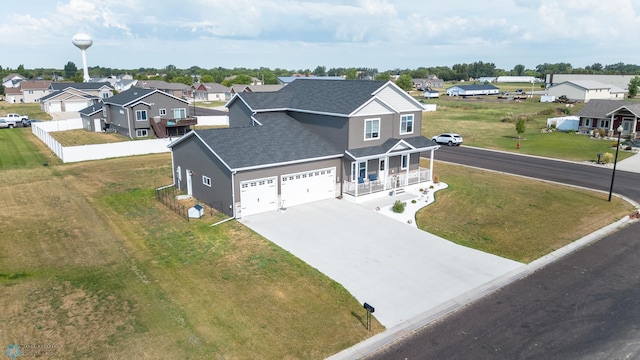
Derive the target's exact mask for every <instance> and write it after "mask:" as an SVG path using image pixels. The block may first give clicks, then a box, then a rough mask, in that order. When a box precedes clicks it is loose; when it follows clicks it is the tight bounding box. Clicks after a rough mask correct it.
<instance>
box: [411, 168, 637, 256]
mask: <svg viewBox="0 0 640 360" xmlns="http://www.w3.org/2000/svg"><path fill="white" fill-rule="evenodd" d="M435 172H436V174H437V175H438V176H439V178H440V181H442V182H444V183H446V184H448V185H449V187H448V188H447V189H446V190H442V191H439V192H437V193H436V201H435V203H434V204H433V205H430V206H428V207H425V208H423V209H422V210H420V211H419V212H418V214H417V216H416V222H417V224H418V226H419V227H420V228H421V229H423V230H425V231H428V232H430V233H433V234H436V235H438V236H441V237H443V238H445V239H448V240H450V241H453V242H455V243H458V244H460V245H464V246H468V247H471V248H474V249H478V250H482V251H485V252H488V253H492V254H496V255H498V256H502V257H505V258H509V259H513V260H516V261H521V262H530V261H532V260H535V259H537V258H539V257H541V256H543V255H546V254H548V253H550V252H552V251H553V250H556V249H558V248H560V247H562V246H564V245H567V244H569V243H570V242H572V241H575V240H577V239H579V238H580V237H582V236H585V235H587V234H589V233H591V232H593V231H595V230H597V229H600V228H602V227H604V226H606V225H608V224H610V223H612V222H614V221H616V220H619V219H621V218H622V217H624V216H625V215H629V214H631V213H632V212H633V210H634V209H633V207H632V206H631V205H630V204H628V203H627V202H625V201H623V200H621V199H618V198H613V199H612V201H611V202H609V201H607V194H604V193H599V192H591V191H586V190H579V189H573V188H570V187H565V186H558V185H556V184H551V183H546V182H542V181H537V180H531V179H524V178H521V177H517V176H509V175H501V174H496V173H493V172H487V171H482V170H477V169H471V168H467V167H463V166H457V165H451V164H444V163H440V162H436V164H435Z"/></svg>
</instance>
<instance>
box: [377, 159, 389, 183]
mask: <svg viewBox="0 0 640 360" xmlns="http://www.w3.org/2000/svg"><path fill="white" fill-rule="evenodd" d="M386 166H387V161H386V159H380V163H379V166H378V177H379V178H380V181H382V182H384V181H385V179H386V178H387V171H386Z"/></svg>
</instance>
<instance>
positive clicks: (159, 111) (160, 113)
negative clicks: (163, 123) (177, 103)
mask: <svg viewBox="0 0 640 360" xmlns="http://www.w3.org/2000/svg"><path fill="white" fill-rule="evenodd" d="M163 113H164V114H163ZM158 115H160V116H166V115H167V109H166V108H162V109H158Z"/></svg>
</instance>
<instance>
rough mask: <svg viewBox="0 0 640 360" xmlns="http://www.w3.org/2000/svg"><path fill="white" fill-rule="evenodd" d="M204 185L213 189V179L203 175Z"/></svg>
mask: <svg viewBox="0 0 640 360" xmlns="http://www.w3.org/2000/svg"><path fill="white" fill-rule="evenodd" d="M202 183H203V184H205V185H206V186H208V187H211V178H210V177H208V176H204V175H202Z"/></svg>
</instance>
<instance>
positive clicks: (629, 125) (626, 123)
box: [622, 119, 633, 135]
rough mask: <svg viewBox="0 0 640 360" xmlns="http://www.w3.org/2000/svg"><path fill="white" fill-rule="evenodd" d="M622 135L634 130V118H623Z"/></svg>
mask: <svg viewBox="0 0 640 360" xmlns="http://www.w3.org/2000/svg"><path fill="white" fill-rule="evenodd" d="M622 129H623V130H622V135H629V133H632V132H633V120H627V119H624V120H622Z"/></svg>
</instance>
